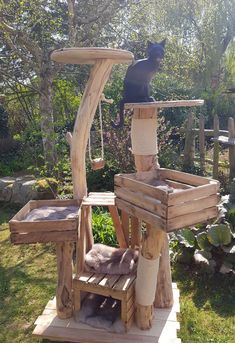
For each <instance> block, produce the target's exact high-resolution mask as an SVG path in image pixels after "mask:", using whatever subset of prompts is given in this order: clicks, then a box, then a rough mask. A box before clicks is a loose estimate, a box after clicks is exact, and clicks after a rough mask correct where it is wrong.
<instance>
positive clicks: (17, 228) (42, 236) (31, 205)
mask: <svg viewBox="0 0 235 343" xmlns="http://www.w3.org/2000/svg"><path fill="white" fill-rule="evenodd" d="M43 206H53V207H54V206H55V207H58V208H59V207H67V206H77V207H78V203H77V201H76V200H59V199H55V200H31V201H29V202H28V203H27V204H26V205H25V206H24V207H23V208H22V209H21V210H20V211H19V212H18V213H17V214H16V215H15V216H14V217H13V218H12V219H11V220H10V222H9V226H10V232H11V235H10V238H11V242H12V243H14V244H25V243H27V244H29V243H47V242H68V241H72V242H74V241H77V238H78V216H77V217H75V218H68V219H57V220H43V221H40V220H38V221H27V219H25V218H26V216H27V214H28V213H29V212H31V211H32V210H34V209H36V208H40V207H43ZM78 210H79V208H78Z"/></svg>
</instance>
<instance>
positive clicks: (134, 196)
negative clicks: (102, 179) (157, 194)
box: [115, 187, 167, 218]
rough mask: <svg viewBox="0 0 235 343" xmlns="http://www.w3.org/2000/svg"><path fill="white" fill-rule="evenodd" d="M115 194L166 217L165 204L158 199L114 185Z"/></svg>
mask: <svg viewBox="0 0 235 343" xmlns="http://www.w3.org/2000/svg"><path fill="white" fill-rule="evenodd" d="M115 194H116V196H117V197H118V198H120V199H123V200H125V201H128V202H130V203H132V204H133V205H136V206H138V207H141V208H143V209H145V210H147V211H150V212H153V213H154V214H156V215H158V216H160V217H163V218H164V217H166V212H167V206H166V205H165V204H162V203H161V202H160V200H158V199H155V198H153V197H150V196H148V195H146V194H145V193H143V192H139V191H137V190H136V191H132V190H129V189H126V188H122V187H115Z"/></svg>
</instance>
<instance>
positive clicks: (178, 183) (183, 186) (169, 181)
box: [164, 179, 195, 189]
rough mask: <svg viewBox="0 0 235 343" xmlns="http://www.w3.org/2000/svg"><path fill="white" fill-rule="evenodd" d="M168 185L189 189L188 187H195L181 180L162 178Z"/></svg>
mask: <svg viewBox="0 0 235 343" xmlns="http://www.w3.org/2000/svg"><path fill="white" fill-rule="evenodd" d="M164 181H165V182H166V183H167V184H168V185H169V186H170V187H173V188H175V189H190V188H195V187H194V186H190V185H187V184H185V183H182V182H177V181H173V180H169V179H166V180H164Z"/></svg>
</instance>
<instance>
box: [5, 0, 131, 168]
mask: <svg viewBox="0 0 235 343" xmlns="http://www.w3.org/2000/svg"><path fill="white" fill-rule="evenodd" d="M125 5H126V1H121V0H120V1H118V0H111V1H109V0H102V1H99V4H98V6H97V1H94V0H93V1H92V0H88V1H84V0H82V1H75V0H68V1H56V0H40V1H33V0H30V1H26V0H22V1H16V0H13V1H8V0H6V1H1V10H0V32H1V38H2V48H1V52H2V56H3V57H8V58H7V61H6V59H3V61H5V62H3V63H2V64H1V69H2V70H3V71H4V72H5V75H6V77H8V76H9V74H8V73H7V70H8V66H9V63H10V65H11V68H10V70H11V72H12V73H15V74H16V75H17V73H19V70H20V75H18V77H17V82H19V83H23V84H30V87H33V88H34V90H36V91H37V92H38V94H39V111H40V115H41V131H42V135H43V150H44V158H45V162H46V163H47V165H48V168H49V170H50V171H51V170H52V169H53V166H54V165H55V162H56V147H55V133H54V118H53V106H52V83H53V79H54V78H55V76H56V74H57V73H58V70H59V69H60V66H58V65H56V64H55V63H53V62H52V61H51V60H50V53H51V51H53V50H54V49H55V48H58V47H64V46H66V47H69V46H87V45H93V44H94V42H95V41H97V40H98V41H99V39H100V37H101V36H102V30H103V29H104V28H105V26H106V25H107V24H108V23H109V22H112V19H113V14H114V13H116V12H118V11H119V10H120V9H121V8H123V6H125ZM97 32H98V33H100V34H98V35H97ZM97 38H98V39H97ZM22 71H24V73H22ZM26 75H27V76H26Z"/></svg>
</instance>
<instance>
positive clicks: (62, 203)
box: [29, 199, 79, 210]
mask: <svg viewBox="0 0 235 343" xmlns="http://www.w3.org/2000/svg"><path fill="white" fill-rule="evenodd" d="M29 204H30V209H31V210H34V209H35V208H40V207H44V206H58V207H66V206H77V207H79V201H78V200H76V199H64V200H63V199H49V200H30V202H29Z"/></svg>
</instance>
